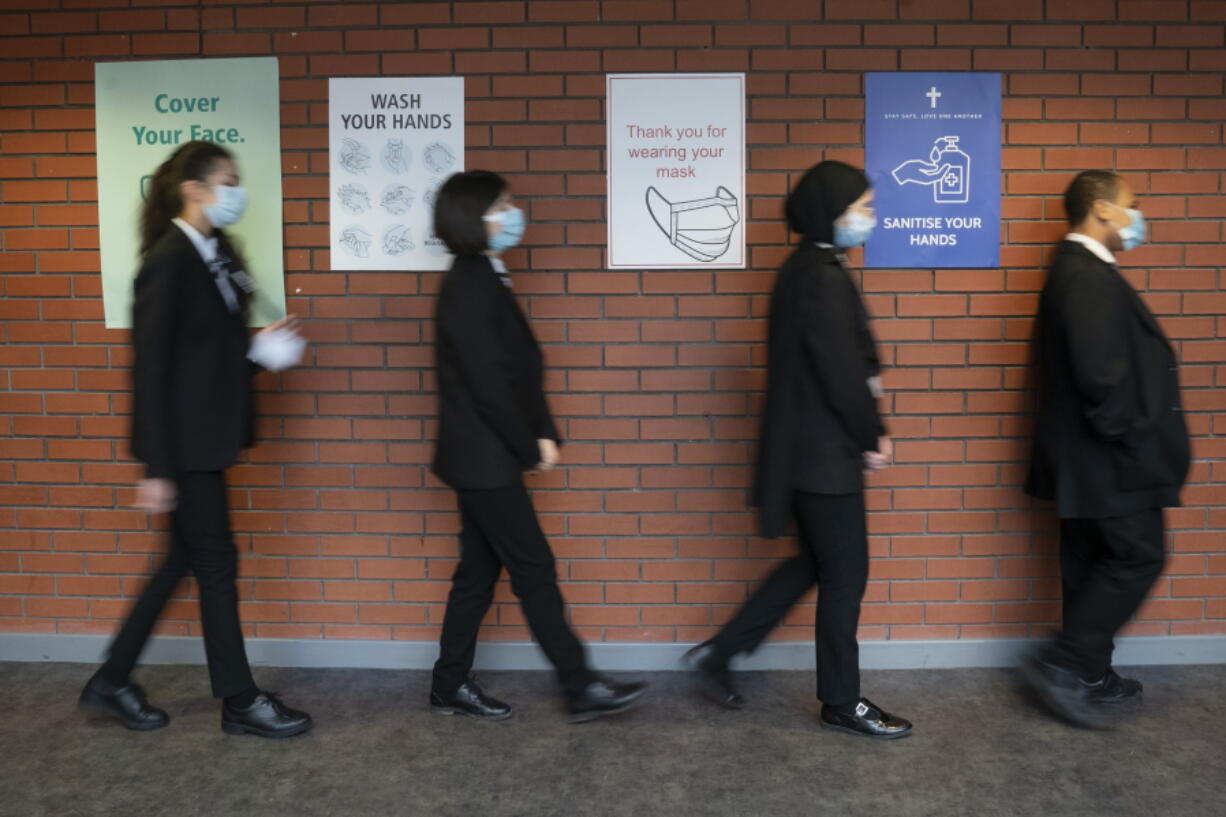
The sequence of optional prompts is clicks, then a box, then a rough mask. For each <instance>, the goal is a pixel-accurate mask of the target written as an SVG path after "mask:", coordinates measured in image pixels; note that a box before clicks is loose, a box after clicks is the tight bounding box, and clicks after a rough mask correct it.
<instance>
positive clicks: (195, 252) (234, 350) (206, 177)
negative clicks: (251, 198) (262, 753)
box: [80, 142, 311, 737]
mask: <svg viewBox="0 0 1226 817" xmlns="http://www.w3.org/2000/svg"><path fill="white" fill-rule="evenodd" d="M245 205H246V191H245V190H244V188H242V187H240V186H239V177H238V168H237V165H236V164H235V162H234V159H233V157H232V156H231V154H230V153H229V152H228V151H226V150H225V149H224V148H221V147H219V146H217V145H215V144H212V143H208V142H188V143H186V144H184V145H182V146H180V147H179V148H178V149H177V150H176V151H175V152H174V153H173V154H172V155H171V157H170V158H169V159H168V160H167V161H166V162H165V163H163V164H162V165H161V167H159V168H158V170H157V172H156V173H155V174H154V177H153V180H152V183H151V185H150V189H149V196H148V199H147V200H146V202H145V204H144V209H143V211H142V215H141V255H142V262H141V267H140V271H139V273H138V274H137V277H136V292H135V300H134V303H133V313H132V342H133V346H134V348H135V359H134V363H133V387H134V407H133V417H132V438H131V444H132V453H133V454H134V455H135V456H136V458H137V459H139V460H141V461H142V462H144V464H145V479H144V480H142V481H141V483H140V484H139V486H138V487H137V506H138V507H140V508H141V509H143V510H146V511H148V512H149V513H165V512H170V513H171V515H172V516H171V519H172V529H173V532H172V535H171V538H170V549H169V551H168V553H167V554H166V558H165V560H164V561H163V563H162V566H161V568H160V569H159V570H158V572H157V573H156V574H155V575H154V576H153V578H152V579H151V580H150V581H149V583H148V584H147V585H146V586H145V588H144V591H143V592H142V593H141V595H140V598H139V599H137V601H136V604H135V606H134V607H133V609H132V612H131V614H130V615H129V617H128V619H127V621H126V622H125V623H124V625H123V627H122V629H121V630H120V631H119V634H118V635H117V636H116V637H115V639H114V641H113V642H112V643H111V646H110V650H109V655H108V658H107V660H106V663H105V664H103V666H102V668H101V669H99V670H98V672H97V673H96V674H95V675H94V676H93V677H92V678H91V679H90V681H89V683H88V684H87V685H86V687H85V689H84V691H83V692H82V693H81V698H80V705H81V706H82V708H83V709H86V710H89V711H96V712H101V713H105V714H108V715H112V716H114V717H117V718H118V719H119V720H120V722H121V723H123V725H124V726H126V727H128V728H129V729H140V730H146V729H157V728H160V727H163V726H166V725H167V724H168V723H169V717H168V716H167V714H166V713H165V712H164V711H162V710H161V709H157V708H155V707H152V706H150V705H149V703H148V701H147V699H146V697H145V693H144V691H143V690H142V689H141V687H140V686H138V685H137V684H134V683H132V681H131V678H130V676H131V673H132V670H133V669H134V668H135V666H136V662H137V660H138V659H139V657H140V654H141V651H142V650H143V649H144V646H145V643H146V642H147V641H148V638H149V635H150V633H151V632H152V630H153V627H154V625H155V624H156V623H157V619H158V616H159V615H160V614H161V612H162V608H163V607H164V606H165V604H166V601H167V600H168V599H169V598H170V596H171V594H172V593H173V592H174V590H175V588H176V587H178V585H179V583H180V581H181V579H182V578H183V576H184V574H185V573H187V571H188V570H190V571H191V572H192V573H193V574H194V575H195V577H196V582H197V584H198V586H199V592H200V612H201V625H202V627H203V630H204V645H205V652H206V654H207V657H208V665H209V676H210V678H211V680H212V688H213V695H214V696H215V697H218V698H222V699H224V703H223V705H222V718H221V725H222V729H223V730H224V731H226V732H228V733H231V734H254V735H260V736H264V737H287V736H289V735H295V734H298V733H301V732H304V731H306V730H307V729H309V728H310V727H311V718H310V716H309V715H307V714H306V713H305V712H299V711H297V710H294V709H291V708H289V707H287V706H285V705H284V704H283V703H281V701H280V700H279V699H278V698H277V696H276V695H275V693H265V692H261V691H260V689H259V688H258V687H257V686H256V684H255V681H254V679H253V678H252V676H251V670H250V667H249V666H248V663H247V655H246V651H245V648H244V646H243V634H242V629H241V625H240V623H239V616H238V591H237V589H236V587H235V578H236V575H237V565H238V553H237V551H236V549H235V545H234V539H233V536H232V534H231V531H230V524H229V518H228V511H227V508H226V486H225V479H224V473H223V472H224V471H225V469H226V468H229V467H230V466H231V465H233V464H234V463H235V461H236V460H237V458H238V455H239V452H240V451H241V450H242V449H243V448H245V447H247V446H249V445H250V444H251V440H252V431H253V426H254V419H253V412H252V394H251V391H252V390H251V376H252V375H253V374H254V373H255V372H256V371H258V367H257V366H256V364H255V363H253V362H252V361H251V360H249V359H248V354H249V352H251V351H252V350H254V349H255V348H257V347H260V348H262V347H263V346H264V345H265V344H269V343H274V344H275V343H277V342H282V341H284V342H286V343H289V344H290V345H292V346H294V345H296V346H298V347H299V348H300V345H301V339H300V338H298V336H297V335H296V334H295V333H294V325H293V322H292V321H290V320H286V321H280V322H278V323H277V324H274V325H273V326H271V327H269V328H268V329H266V330H264V332H263V333H261V335H260V336H257V343H256V344H252V342H251V339H250V337H249V335H248V331H247V320H246V316H247V307H248V302H249V300H250V297H251V295H252V294H253V293H254V287H253V286H252V284H251V279H250V277H249V276H248V275H247V273H246V271H245V270H244V269H243V263H242V260H241V258H240V257H239V254H238V253H237V252H236V250H235V248H234V246H233V245H232V244H231V243H230V241H229V240H228V239H227V238H226V236H225V234H224V233H222V232H221V229H220V228H222V227H225V226H228V225H230V224H232V223H234V222H235V221H237V220H238V218H239V217H240V216H241V215H242V212H243V209H244V207H245Z"/></svg>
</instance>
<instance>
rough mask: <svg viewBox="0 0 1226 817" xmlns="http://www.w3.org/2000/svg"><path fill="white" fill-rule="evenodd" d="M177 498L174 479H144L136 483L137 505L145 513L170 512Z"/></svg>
mask: <svg viewBox="0 0 1226 817" xmlns="http://www.w3.org/2000/svg"><path fill="white" fill-rule="evenodd" d="M177 500H178V496H177V492H176V491H175V483H174V480H169V479H142V480H141V481H140V482H139V483H137V485H136V507H137V508H138V509H140V510H142V511H144V512H145V513H169V512H170V511H173V510H174V509H175V504H176V502H177Z"/></svg>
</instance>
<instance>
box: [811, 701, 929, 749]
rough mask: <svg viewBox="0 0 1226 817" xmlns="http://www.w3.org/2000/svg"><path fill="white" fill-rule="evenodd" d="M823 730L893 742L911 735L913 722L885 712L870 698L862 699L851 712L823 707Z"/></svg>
mask: <svg viewBox="0 0 1226 817" xmlns="http://www.w3.org/2000/svg"><path fill="white" fill-rule="evenodd" d="M822 728H823V729H834V730H835V731H838V732H849V733H851V734H853V735H861V736H863V737H867V738H878V739H881V740H893V739H895V738H905V737H906V736H907V735H909V734H911V721H909V720H907V719H906V718H900V717H898V716H897V715H891V714H889V713H888V712H885V711H883V710H882V709H881V707H879V706H877V705H876V704H874V703H873V702H872V701H870V700H869V699H868V698H861V699H860V702H859V703H857V704H856V708H855V709H854V710H853V711H851V712H840V711H839V710H838V709H835V708H834V707H832V706H823V707H822Z"/></svg>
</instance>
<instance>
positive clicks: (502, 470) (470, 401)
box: [430, 171, 645, 721]
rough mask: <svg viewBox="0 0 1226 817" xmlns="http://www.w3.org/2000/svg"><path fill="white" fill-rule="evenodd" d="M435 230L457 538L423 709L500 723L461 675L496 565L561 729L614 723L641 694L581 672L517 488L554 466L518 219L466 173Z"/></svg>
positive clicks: (487, 176)
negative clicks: (548, 673)
mask: <svg viewBox="0 0 1226 817" xmlns="http://www.w3.org/2000/svg"><path fill="white" fill-rule="evenodd" d="M434 218H435V232H436V234H437V235H438V237H439V238H440V239H442V241H443V242H444V243H446V245H447V247H448V248H449V249H450V250H451V251H452V252H453V253H455V256H456V257H455V262H454V263H453V264H452V267H451V270H450V272H448V273H447V276H446V278H445V279H444V281H443V285H442V288H441V290H440V291H439V295H438V304H437V307H436V311H435V348H436V354H437V361H436V367H437V372H438V398H439V427H438V442H437V447H436V450H435V456H434V473H435V474H436V475H437V476H438V477H439V479H441V480H443V482H445V483H447V484H448V485H449V486H451V487H452V488H454V489H455V490H456V493H457V495H458V498H459V506H460V517H461V521H462V524H463V529H462V530H461V532H460V562H459V565H458V566H457V567H456V571H455V576H454V578H453V581H452V588H451V594H450V596H449V597H448V599H447V610H446V613H445V615H444V618H443V632H442V637H441V643H440V649H439V658H438V662H437V663H436V664H435V666H434V679H433V684H432V689H431V693H430V703H431V706H432V707H433V709H434V710H435V711H437V712H441V713H444V714H461V715H468V716H471V717H476V718H482V719H486V720H501V719H503V718H507V717H510V715H511V708H510V707H509V706H507V705H506V704H505V703H502V702H501V701H498V700H496V699H494V698H491V697H489V696H487V695H485V693H484V692H483V691H482V690H481V688H480V687H479V686H478V685H477V684H476V682H475V681H474V680H473V678H472V676H471V674H470V671H471V669H472V663H473V655H474V651H475V650H476V646H477V631H478V629H479V628H480V626H481V621H482V619H484V618H485V614H486V612H487V611H488V610H489V607H490V603H491V601H492V600H493V597H494V585H495V583H496V582H497V581H498V577H499V575H500V574H501V572H502V568H504V567H505V568H506V569H507V573H508V574H509V575H510V578H511V589H512V590H513V591H514V592H515V595H516V596H518V597H519V600H520V603H521V605H522V606H523V610H524V616H525V617H526V618H527V620H528V626H529V627H530V628H531V630H532V634H533V635H534V636H535V637H536V640H537V641H538V642H539V643H540V645H541V648H542V649H543V650H544V652H545V655H546V657H548V659H549V660H550V662H551V663H552V664H553V665H554V668H555V669H556V670H557V674H558V680H559V682H560V683H561V685H562V689H563V691H564V693H565V695H566V698H567V702H568V706H569V710H570V715H571V719H572V720H573V721H583V720H591V719H592V718H596V717H599V716H601V715H607V714H612V713H614V712H620V711H622V710H624V709H626V708H628V707H629V706H631V705H632V704H633V703H634V702H635V701H636V700H637V699H638V698H639V696H640V695H642V693H643V690H644V686H645V685H644V684H637V683H635V684H619V683H614V682H612V681H610V680H608V679H606V678H603V677H602V676H600V675H598V674H597V673H595V672H593V671H592V669H591V668H590V667H589V666H588V663H587V657H586V655H585V651H584V648H583V644H582V643H581V642H580V641H579V639H578V638H577V637H576V636H575V634H574V633H573V632H572V631H571V629H570V627H569V626H568V625H567V623H566V618H565V607H564V603H563V600H562V595H561V593H560V592H559V590H558V584H557V574H556V570H555V567H554V557H553V552H552V551H551V550H550V548H549V543H548V541H546V539H545V536H544V534H543V533H542V532H541V528H540V525H539V524H538V523H537V519H536V512H535V511H534V510H533V507H532V499H531V497H530V496H529V494H528V490H527V488H526V487H525V485H524V474H535V473H541V472H545V471H549V470H552V469H553V468H554V466H555V465H556V464H557V462H558V445H557V441H558V432H557V429H556V427H555V426H554V423H553V419H552V418H551V417H550V414H549V406H548V405H547V403H546V401H545V392H544V384H543V376H544V371H543V360H542V357H541V351H540V348H539V347H538V346H537V343H536V339H535V338H534V337H533V335H532V329H531V327H530V326H529V325H528V321H527V318H525V317H524V314H523V312H522V311H521V310H520V308H519V304H518V303H517V302H516V300H515V296H514V295H513V294H512V292H511V288H510V286H511V279H510V276H509V275H508V274H507V268H506V266H505V265H504V264H503V262H502V260H501V255H502V253H503V252H504V251H505V250H507V249H510V248H511V247H513V246H515V245H516V244H517V243H518V242H519V239H520V238H521V236H522V235H523V232H524V218H523V213H522V211H520V210H519V209H518V208H517V207H515V206H514V205H513V204H512V202H511V195H510V193H509V192H508V190H507V184H506V181H504V180H503V179H502V178H501V177H499V176H497V175H496V174H493V173H488V172H484V171H472V172H468V173H458V174H456V175H454V176H452V177H451V178H450V179H448V180H447V182H446V183H445V184H444V185H443V186H442V188H440V190H439V193H438V197H437V200H436V203H435V211H434Z"/></svg>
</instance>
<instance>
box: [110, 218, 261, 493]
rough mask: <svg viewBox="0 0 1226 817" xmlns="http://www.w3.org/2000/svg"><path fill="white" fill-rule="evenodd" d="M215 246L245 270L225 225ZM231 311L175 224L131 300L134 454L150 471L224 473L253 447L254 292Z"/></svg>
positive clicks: (238, 289)
mask: <svg viewBox="0 0 1226 817" xmlns="http://www.w3.org/2000/svg"><path fill="white" fill-rule="evenodd" d="M218 236H219V241H218V249H219V250H220V252H221V253H224V254H225V255H226V256H228V257H229V258H231V259H235V262H234V263H233V264H232V265H231V266H230V270H231V272H232V273H234V272H238V271H240V270H241V269H242V266H241V261H238V260H237V259H238V258H239V256H238V254H237V253H236V252H235V250H234V247H233V246H232V245H231V244H230V242H229V241H228V240H227V239H226V237H225V236H224V235H222V234H221V233H220V232H219V233H218ZM234 290H235V292H236V293H237V294H238V296H239V301H240V304H241V305H242V308H241V309H240V310H239V311H238V313H237V314H234V313H231V312H230V309H229V307H227V306H226V302H225V299H224V298H223V297H222V295H221V292H220V291H219V290H218V288H217V282H216V281H215V280H214V278H213V276H212V274H211V273H210V272H209V269H208V267H207V266H206V265H205V263H204V259H202V258H201V257H200V253H199V252H198V251H197V250H196V248H195V246H194V245H193V244H192V242H191V239H189V238H188V237H187V236H186V235H184V233H183V231H182V230H180V229H179V227H178V226H176V225H171V227H170V228H169V229H168V230H167V231H166V234H165V235H164V236H162V238H161V239H160V240H159V241H158V242H157V243H156V244H155V245H154V246H153V247H152V248H151V249H150V250H149V253H148V254H147V255H146V256H145V259H144V263H142V264H141V268H140V272H139V273H138V274H137V276H136V297H135V301H134V302H133V306H132V343H133V346H134V347H135V360H134V362H133V368H132V379H133V387H134V405H133V411H132V440H131V444H132V453H133V454H134V455H135V456H136V458H137V459H139V460H141V461H143V462H144V463H145V467H146V474H147V476H149V477H172V476H174V475H175V474H178V473H182V472H184V471H222V470H225V469H226V468H229V467H230V466H231V465H233V464H234V463H235V461H236V460H237V459H238V455H239V452H240V451H241V450H242V449H243V448H245V447H247V446H249V445H251V440H252V429H253V425H254V422H253V409H252V395H251V391H252V390H251V376H252V374H253V373H254V372H255V371H258V368H257V367H254V366H253V365H252V364H251V362H250V361H248V360H247V351H248V347H249V343H250V340H249V334H248V331H247V321H246V318H245V315H246V305H247V298H248V296H247V295H246V293H245V292H244V290H243V288H242V287H241V286H239V285H238V284H237V283H235V284H234Z"/></svg>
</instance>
